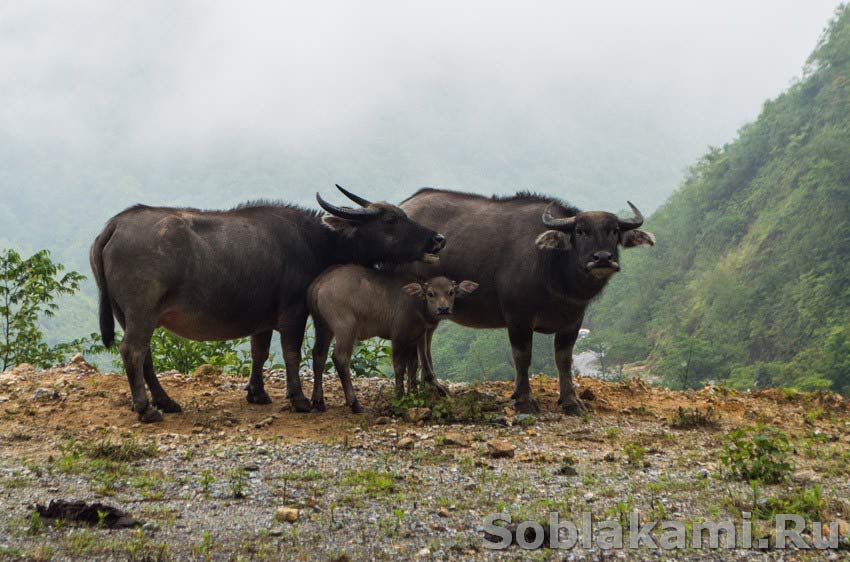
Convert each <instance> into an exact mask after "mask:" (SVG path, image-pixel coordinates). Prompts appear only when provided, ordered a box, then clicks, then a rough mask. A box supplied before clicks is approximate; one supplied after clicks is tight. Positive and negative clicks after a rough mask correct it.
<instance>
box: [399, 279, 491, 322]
mask: <svg viewBox="0 0 850 562" xmlns="http://www.w3.org/2000/svg"><path fill="white" fill-rule="evenodd" d="M477 288H478V283H476V282H475V281H461V282H460V283H455V282H454V281H452V280H451V279H447V278H445V277H433V278H431V279H429V280H428V281H425V282H422V283H408V284H407V285H405V286H404V291H405V292H406V293H407V294H408V295H410V296H412V297H416V298H419V299H422V300H424V301H425V309H426V311H427V313H428V316H429V317H431V318H442V317H444V316H449V315H450V314H451V313H452V312H453V311H454V305H455V299H461V298H463V297H466V296H468V295H469V294H471V293H472V292H473V291H475V289H477Z"/></svg>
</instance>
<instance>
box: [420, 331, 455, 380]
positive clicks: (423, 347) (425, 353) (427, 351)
mask: <svg viewBox="0 0 850 562" xmlns="http://www.w3.org/2000/svg"><path fill="white" fill-rule="evenodd" d="M433 335H434V329H430V330H428V331H427V332H426V333H425V335H424V336H423V337H422V338H421V339H420V342H419V344H418V352H419V362H420V363H421V364H422V384H424V385H427V386H430V387H431V389H432V390H433V391H434V392H436V393H437V394H438V395H440V396H448V394H449V389H448V387H446V386H445V385H443V384H441V383H440V381H438V380H437V375H435V374H434V362H433V360H432V358H431V338H432V337H433Z"/></svg>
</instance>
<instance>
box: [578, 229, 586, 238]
mask: <svg viewBox="0 0 850 562" xmlns="http://www.w3.org/2000/svg"><path fill="white" fill-rule="evenodd" d="M586 234H587V232H585V230H584V229H583V228H577V229H576V236H584V235H586Z"/></svg>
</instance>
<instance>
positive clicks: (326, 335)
mask: <svg viewBox="0 0 850 562" xmlns="http://www.w3.org/2000/svg"><path fill="white" fill-rule="evenodd" d="M314 327H315V330H316V340H315V342H314V343H313V396H312V397H311V398H310V403H311V404H312V406H313V408H314V409H315V410H317V411H319V412H324V411H325V410H327V407H326V406H325V389H324V383H323V381H322V377H323V375H324V372H325V363H326V362H327V360H328V348H329V347H330V346H331V341H332V340H333V332H331V329H330V327H329V326H328V325H327V324H325V323H324V322H323V321H321V320H316V322H315V326H314Z"/></svg>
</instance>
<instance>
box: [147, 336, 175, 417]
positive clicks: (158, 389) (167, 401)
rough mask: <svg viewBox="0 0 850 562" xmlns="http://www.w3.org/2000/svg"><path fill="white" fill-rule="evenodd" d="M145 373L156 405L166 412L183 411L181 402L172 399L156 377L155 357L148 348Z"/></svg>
mask: <svg viewBox="0 0 850 562" xmlns="http://www.w3.org/2000/svg"><path fill="white" fill-rule="evenodd" d="M144 375H145V382H146V383H148V388H149V389H150V391H151V398H153V403H154V406H156V407H157V408H159V409H160V410H162V411H163V412H165V413H166V414H176V413H178V412H182V411H183V408H181V407H180V404H178V403H177V402H175V401H174V400H172V399H171V397H170V396H168V394H167V393H166V392H165V389H164V388H162V385H160V384H159V379H158V378H156V371H154V369H153V357H152V356H151V352H150V350H148V353H147V355H145V365H144Z"/></svg>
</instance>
